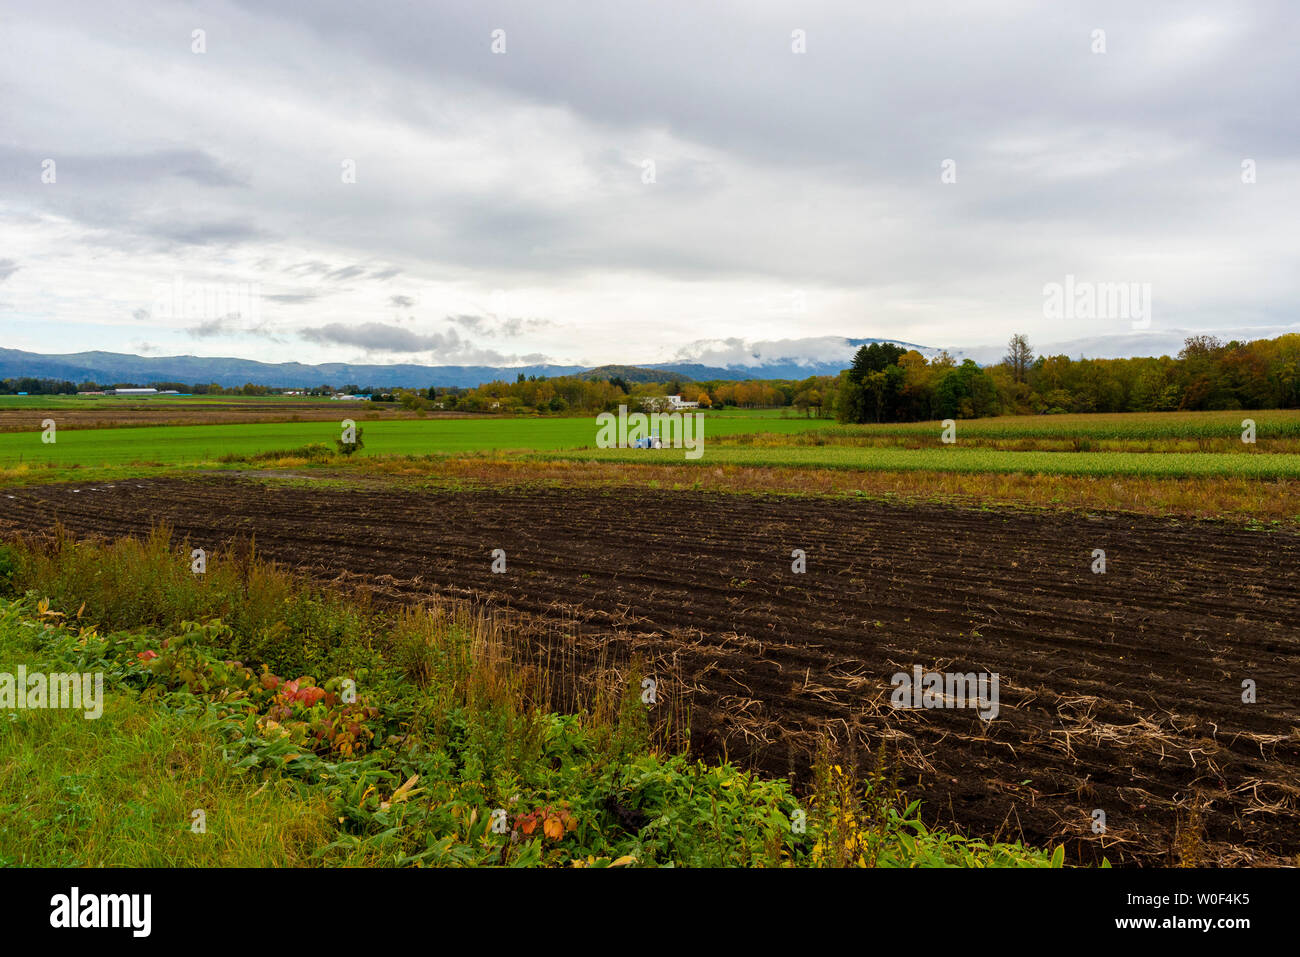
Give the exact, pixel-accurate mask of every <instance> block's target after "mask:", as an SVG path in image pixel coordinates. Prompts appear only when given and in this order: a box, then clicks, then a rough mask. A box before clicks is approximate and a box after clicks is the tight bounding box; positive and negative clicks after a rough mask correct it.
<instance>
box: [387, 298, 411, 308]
mask: <svg viewBox="0 0 1300 957" xmlns="http://www.w3.org/2000/svg"><path fill="white" fill-rule="evenodd" d="M388 304H389V305H390V306H396V307H397V308H398V309H410V308H411V307H412V306H414V305H415V300H414V299H412V298H411V297H410V296H389V297H388Z"/></svg>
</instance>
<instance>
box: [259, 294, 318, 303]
mask: <svg viewBox="0 0 1300 957" xmlns="http://www.w3.org/2000/svg"><path fill="white" fill-rule="evenodd" d="M262 298H264V299H270V300H271V301H272V302H279V303H283V304H284V305H287V306H295V305H301V304H302V303H307V302H315V301H316V300H317V299H319V298H320V293H318V292H276V293H270V294H263V297H262Z"/></svg>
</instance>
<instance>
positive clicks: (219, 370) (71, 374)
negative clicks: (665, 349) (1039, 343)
mask: <svg viewBox="0 0 1300 957" xmlns="http://www.w3.org/2000/svg"><path fill="white" fill-rule="evenodd" d="M884 341H892V340H883V339H846V338H842V337H838V336H827V337H822V338H818V339H792V340H783V341H780V342H772V343H748V344H744V343H741V342H740V341H739V340H720V341H717V342H714V341H706V342H701V343H695V344H693V345H692V346H690V347H687V348H686V349H684V350H682V352H683V354H684V356H683V359H682V360H681V361H678V362H655V363H641V364H639V365H635V366H622V365H617V366H615V365H611V366H599V367H596V368H594V369H593V368H592V367H590V366H578V365H531V366H432V365H412V364H401V365H362V364H355V363H347V362H328V363H324V364H321V365H304V364H302V363H300V362H274V363H272V362H258V361H256V360H253V359H235V358H214V357H208V356H137V355H129V354H124V353H117V352H76V353H70V354H67V355H43V354H40V353H35V352H23V351H21V350H19V349H0V378H16V377H19V376H32V377H35V378H46V379H69V380H71V381H73V382H86V381H91V382H98V383H100V384H101V385H104V384H112V383H115V382H136V383H146V382H185V383H189V384H195V383H209V382H215V383H217V384H218V385H221V386H227V387H229V386H241V385H244V384H245V383H249V382H251V383H253V384H254V385H265V386H277V387H283V388H291V387H295V388H311V387H313V386H318V385H332V386H334V387H335V388H339V387H342V386H343V385H359V386H361V387H363V388H364V387H366V386H371V385H374V386H397V387H404V388H428V387H429V386H431V385H439V386H461V387H462V388H465V387H471V386H476V385H481V384H483V383H484V382H493V381H496V380H503V379H504V380H508V381H513V380H514V379H515V377H517V376H518V375H520V374H521V373H522V374H523V375H525V376H561V375H577V374H583V375H586V376H588V377H593V376H594V377H599V378H607V377H609V376H614V375H621V376H622V377H623V378H624V379H626V380H627V381H629V382H645V381H650V380H653V379H659V380H663V379H667V378H677V379H681V380H682V381H692V380H696V381H699V380H706V379H804V378H807V377H808V376H811V375H835V374H837V373H838V372H839V371H840V370H841V369H844V368H847V367H848V364H849V360H850V359H851V358H852V356H853V353H854V351H856V350H857V348H858V347H859V346H861V345H864V344H868V343H872V342H884ZM903 344H904V345H908V346H909V347H910V348H917V349H920V350H922V351H924V352H926V353H927V354H928V353H932V352H933V351H934V350H932V349H929V348H927V347H924V346H913V345H911V344H908V343H903ZM702 360H709V361H702Z"/></svg>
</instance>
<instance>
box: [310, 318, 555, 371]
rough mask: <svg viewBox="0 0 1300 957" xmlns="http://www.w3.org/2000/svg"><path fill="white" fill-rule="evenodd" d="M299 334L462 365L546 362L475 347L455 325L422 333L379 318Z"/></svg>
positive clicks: (316, 340)
mask: <svg viewBox="0 0 1300 957" xmlns="http://www.w3.org/2000/svg"><path fill="white" fill-rule="evenodd" d="M298 335H299V336H300V337H301V338H302V339H304V340H306V341H307V342H314V343H317V344H321V345H346V346H354V347H356V348H360V349H364V350H366V351H367V352H398V353H412V352H430V353H432V354H433V355H434V357H435V359H436V360H437V361H439V362H443V363H455V364H465V365H497V364H501V365H508V364H512V363H517V362H520V361H526V362H530V363H538V362H547V361H549V360H548V359H547V357H545V356H543V355H541V354H539V353H530V354H529V355H528V356H524V357H521V356H518V355H506V354H504V353H501V352H497V351H495V350H492V349H480V348H477V347H476V346H475V345H474V344H473V343H472V342H470V341H469V340H467V339H462V338H461V337H460V334H459V333H457V332H456V330H455V329H448V330H447V331H446V332H431V333H426V334H424V335H421V334H419V333H416V332H413V331H411V330H409V329H403V328H401V327H399V326H395V325H390V324H388V323H382V322H363V323H360V324H359V325H355V326H350V325H346V324H344V323H340V322H332V323H328V324H326V325H323V326H316V327H314V328H307V329H302V330H299V332H298Z"/></svg>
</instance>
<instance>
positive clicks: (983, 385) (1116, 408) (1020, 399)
mask: <svg viewBox="0 0 1300 957" xmlns="http://www.w3.org/2000/svg"><path fill="white" fill-rule="evenodd" d="M835 392H836V401H835V407H834V413H835V417H836V418H837V419H839V420H840V421H841V422H905V421H919V420H928V419H947V418H953V419H962V418H975V417H980V416H992V415H1030V414H1058V413H1065V412H1174V411H1205V410H1232V409H1293V408H1300V335H1296V334H1290V335H1284V336H1279V337H1277V338H1275V339H1257V340H1254V341H1250V342H1238V341H1236V340H1232V341H1229V342H1223V341H1221V340H1219V339H1217V338H1216V337H1214V336H1192V337H1189V338H1188V339H1186V340H1185V341H1184V343H1183V348H1182V349H1181V350H1179V353H1178V355H1177V356H1176V357H1174V358H1170V357H1169V356H1161V357H1159V358H1150V357H1145V358H1132V359H1071V358H1070V357H1069V356H1064V355H1056V356H1035V355H1034V350H1033V347H1032V346H1031V345H1030V344H1029V341H1028V339H1027V338H1026V337H1025V336H1023V335H1015V336H1012V337H1011V341H1010V343H1009V344H1008V348H1007V353H1006V355H1005V357H1004V358H1003V360H1002V362H1001V363H998V364H996V365H990V366H983V367H981V366H980V365H978V364H977V363H975V362H974V360H971V359H965V360H963V361H962V362H960V363H958V362H957V361H956V360H955V359H954V358H953V357H952V356H950V355H948V354H947V353H946V352H940V353H939V354H938V355H935V356H932V357H931V358H929V359H927V358H926V357H924V356H922V355H921V354H920V353H919V352H916V351H915V350H907V349H904V348H902V347H901V346H895V345H892V344H890V343H873V344H872V345H870V346H863V347H862V348H861V349H859V350H858V352H857V354H856V355H854V357H853V362H852V364H851V366H850V367H849V368H848V369H846V370H844V372H842V373H840V376H839V379H838V381H837V384H836V389H835Z"/></svg>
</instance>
